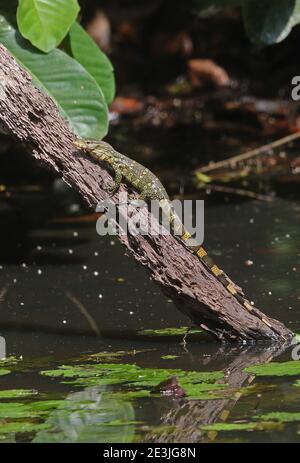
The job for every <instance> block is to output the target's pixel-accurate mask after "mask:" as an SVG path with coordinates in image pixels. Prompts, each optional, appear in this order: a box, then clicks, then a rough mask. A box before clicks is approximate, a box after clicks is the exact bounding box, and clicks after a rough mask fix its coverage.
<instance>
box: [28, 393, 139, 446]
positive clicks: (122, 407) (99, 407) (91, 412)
mask: <svg viewBox="0 0 300 463" xmlns="http://www.w3.org/2000/svg"><path fill="white" fill-rule="evenodd" d="M133 420H134V409H133V407H132V405H131V404H130V403H129V402H123V401H120V400H114V399H110V398H108V397H107V396H106V395H105V394H104V387H102V386H101V387H91V388H87V389H85V390H83V391H81V392H75V393H73V394H69V395H68V396H67V398H66V399H65V400H64V402H63V404H62V405H61V406H60V407H59V408H58V409H56V410H55V411H53V412H52V413H51V415H50V416H49V418H48V419H47V421H46V425H48V426H49V429H48V430H45V431H40V432H38V433H37V435H36V437H35V438H34V440H33V442H39V443H41V442H51V443H75V442H77V443H78V442H97V443H106V442H111V443H127V442H131V441H132V439H133V436H134V424H131V423H132V422H133Z"/></svg>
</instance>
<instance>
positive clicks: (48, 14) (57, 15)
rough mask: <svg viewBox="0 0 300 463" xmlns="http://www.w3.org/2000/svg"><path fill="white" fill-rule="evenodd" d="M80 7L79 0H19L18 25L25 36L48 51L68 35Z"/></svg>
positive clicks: (40, 48)
mask: <svg viewBox="0 0 300 463" xmlns="http://www.w3.org/2000/svg"><path fill="white" fill-rule="evenodd" d="M79 9H80V8H79V5H78V2H77V0H19V6H18V9H17V22H18V27H19V30H20V32H21V34H22V35H23V37H25V38H26V39H28V40H29V41H30V42H31V43H32V44H33V45H35V46H36V47H37V48H38V49H39V50H42V51H44V52H46V53H47V52H49V51H51V50H53V49H54V48H56V47H57V45H59V44H60V42H61V41H62V40H63V38H64V37H65V36H66V34H67V33H68V30H69V29H70V27H71V25H72V24H73V22H74V21H75V19H76V17H77V15H78V12H79Z"/></svg>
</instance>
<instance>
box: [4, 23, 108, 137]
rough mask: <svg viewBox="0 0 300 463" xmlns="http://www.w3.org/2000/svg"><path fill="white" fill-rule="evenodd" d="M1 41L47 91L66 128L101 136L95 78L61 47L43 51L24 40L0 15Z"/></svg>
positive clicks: (104, 115)
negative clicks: (66, 125)
mask: <svg viewBox="0 0 300 463" xmlns="http://www.w3.org/2000/svg"><path fill="white" fill-rule="evenodd" d="M0 43H2V44H3V45H4V46H5V47H6V48H7V49H8V50H9V51H10V52H11V53H12V54H13V55H14V57H15V58H16V59H17V60H18V62H19V63H20V65H21V66H23V67H25V68H26V69H27V70H28V71H29V72H30V74H31V75H32V76H33V81H34V83H35V84H36V85H37V86H38V87H39V88H41V89H42V90H44V91H45V92H46V93H48V94H49V95H50V96H51V98H52V99H53V101H54V102H55V103H56V105H57V106H58V108H59V110H60V113H61V115H62V116H63V117H64V118H65V119H66V120H67V121H68V123H69V126H70V128H71V129H72V130H73V131H74V132H75V133H76V134H77V135H79V136H81V137H93V138H103V137H104V136H105V135H106V133H107V129H108V110H107V105H106V102H105V99H104V96H103V93H102V91H101V89H100V88H99V86H98V84H97V82H96V81H95V79H94V78H93V77H92V76H91V75H90V74H89V73H88V72H87V71H86V70H85V69H84V68H83V67H82V66H81V64H79V63H77V61H75V60H74V59H73V58H71V57H70V56H68V55H67V54H66V53H65V52H63V51H62V50H53V51H51V52H50V53H48V54H47V55H45V54H44V53H41V52H39V51H38V50H36V49H35V48H33V47H32V46H31V45H30V44H29V43H28V42H26V41H25V40H24V39H23V38H22V37H21V35H20V34H19V33H18V32H17V31H16V30H15V29H14V28H13V27H12V26H11V25H10V24H9V23H8V22H7V21H6V19H5V18H4V16H0Z"/></svg>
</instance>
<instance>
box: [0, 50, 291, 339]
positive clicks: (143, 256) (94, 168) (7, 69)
mask: <svg viewBox="0 0 300 463" xmlns="http://www.w3.org/2000/svg"><path fill="white" fill-rule="evenodd" d="M49 72H51V70H49ZM0 127H1V129H2V130H3V131H5V133H8V134H10V135H12V136H14V137H15V138H16V139H18V140H19V141H20V142H22V143H23V144H24V145H25V147H26V149H27V151H28V152H29V153H30V155H31V156H33V157H34V159H35V160H36V161H37V162H39V163H40V164H41V166H44V167H47V168H49V169H50V170H52V171H54V172H56V173H57V174H58V175H60V176H61V177H62V179H63V180H64V181H65V182H66V183H67V184H68V185H70V186H71V187H72V188H74V189H75V190H76V191H77V192H79V193H80V194H81V196H82V197H83V198H84V200H85V202H86V203H87V204H88V205H89V206H90V207H92V208H95V207H96V205H97V204H98V203H99V202H100V201H101V200H105V199H107V198H108V194H107V192H106V189H107V187H108V186H109V185H111V182H112V177H111V175H110V173H109V172H108V171H107V170H106V169H105V168H103V167H102V166H100V165H98V164H95V163H94V162H93V161H92V160H90V159H89V158H88V157H87V156H86V155H85V154H84V153H82V152H79V151H78V150H77V149H76V148H75V147H74V144H73V141H74V139H75V136H74V134H73V133H72V132H71V130H70V129H69V127H68V125H67V123H66V122H65V121H64V120H63V119H62V117H61V116H60V114H59V112H58V109H57V107H56V106H55V104H54V103H53V101H52V100H51V98H50V97H49V96H47V95H46V94H44V93H42V92H41V91H40V90H38V89H37V88H35V87H34V86H33V84H32V82H31V78H30V75H29V74H28V73H27V71H25V70H24V69H22V68H20V66H19V65H18V64H17V63H16V61H15V59H14V58H13V57H12V56H11V55H10V53H9V52H8V51H7V50H6V49H5V47H3V46H0ZM121 191H128V188H127V186H126V185H125V184H122V185H121ZM129 191H130V190H129ZM130 194H132V192H130ZM133 195H134V192H133ZM112 200H113V201H115V202H116V201H117V195H114V196H113V197H112ZM144 213H145V214H146V213H147V212H144ZM119 238H120V240H121V241H122V243H123V244H124V245H125V246H126V247H127V249H128V252H129V253H130V254H131V255H132V256H133V257H134V258H135V259H136V261H137V262H139V263H141V264H142V265H143V266H144V267H146V268H147V270H148V271H149V273H150V275H151V278H152V279H153V280H154V281H155V282H156V283H158V284H159V285H160V287H161V288H162V290H163V291H164V293H165V294H166V295H168V297H170V298H172V299H173V300H174V302H175V304H176V306H177V307H178V309H179V310H181V311H182V312H183V313H185V314H186V315H187V316H188V317H189V318H190V320H191V321H192V322H193V323H194V324H195V325H197V326H200V327H202V328H203V329H204V330H206V331H209V332H210V333H211V334H213V335H214V336H216V337H217V338H218V339H219V340H229V341H241V340H249V341H250V340H265V341H266V340H268V341H280V342H282V341H283V339H284V338H285V339H286V340H289V339H291V337H292V333H291V332H290V331H289V330H288V329H287V328H286V327H285V326H284V325H283V324H281V323H280V322H278V321H276V320H273V319H271V318H268V317H266V318H267V320H268V323H269V324H270V327H268V326H267V325H266V324H265V323H263V322H262V321H261V320H260V319H259V317H258V316H257V315H256V314H255V313H250V312H248V311H247V310H246V309H245V308H244V307H243V306H242V305H240V304H239V302H238V301H237V300H236V299H235V298H234V297H233V296H231V294H230V293H228V291H227V290H226V289H225V288H224V287H223V285H222V284H221V283H220V282H219V281H218V280H217V279H216V278H215V277H214V276H213V275H212V274H211V273H210V272H209V271H208V270H207V269H206V268H205V266H204V265H203V264H202V263H201V262H200V261H199V259H198V258H197V257H196V256H194V255H193V254H192V253H191V252H190V251H189V250H187V249H186V248H185V246H184V245H183V244H182V243H180V242H179V241H178V240H176V239H175V238H174V237H172V236H171V235H167V236H166V235H165V236H161V235H160V236H153V235H151V234H149V235H147V236H143V235H137V236H132V235H121V236H119ZM256 313H257V314H261V313H260V312H259V310H258V309H256Z"/></svg>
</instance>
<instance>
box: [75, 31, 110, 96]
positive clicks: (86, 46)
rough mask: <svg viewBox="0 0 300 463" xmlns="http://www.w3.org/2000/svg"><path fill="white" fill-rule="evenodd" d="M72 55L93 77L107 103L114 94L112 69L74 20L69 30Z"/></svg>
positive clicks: (108, 61)
mask: <svg viewBox="0 0 300 463" xmlns="http://www.w3.org/2000/svg"><path fill="white" fill-rule="evenodd" d="M69 39H70V49H71V52H72V56H73V57H74V58H75V59H76V60H77V61H78V62H79V63H80V64H81V65H82V66H83V67H84V68H85V69H86V70H87V71H88V72H89V73H90V74H91V75H92V76H93V77H94V79H95V80H96V82H97V84H98V85H99V87H100V88H101V90H102V92H103V95H104V97H105V100H106V102H107V104H110V103H111V102H112V100H113V99H114V96H115V78H114V69H113V66H112V64H111V62H110V60H109V59H108V58H107V56H106V55H105V54H104V53H103V52H102V51H101V50H100V48H99V47H98V46H97V45H96V43H95V42H94V40H92V39H91V37H90V36H89V35H88V34H87V33H86V32H85V30H84V29H83V28H82V27H81V26H80V24H78V23H77V22H75V23H74V24H73V25H72V27H71V29H70V32H69Z"/></svg>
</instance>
